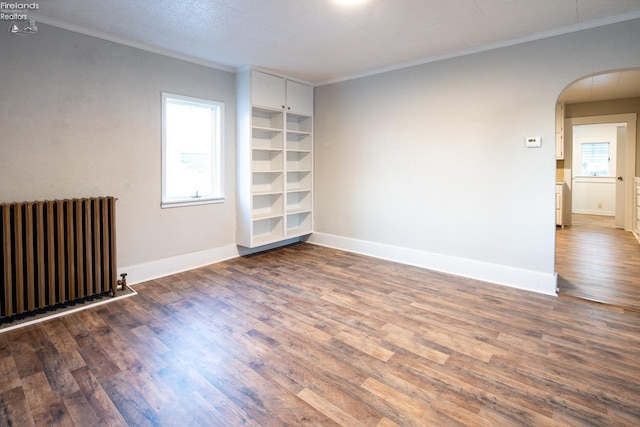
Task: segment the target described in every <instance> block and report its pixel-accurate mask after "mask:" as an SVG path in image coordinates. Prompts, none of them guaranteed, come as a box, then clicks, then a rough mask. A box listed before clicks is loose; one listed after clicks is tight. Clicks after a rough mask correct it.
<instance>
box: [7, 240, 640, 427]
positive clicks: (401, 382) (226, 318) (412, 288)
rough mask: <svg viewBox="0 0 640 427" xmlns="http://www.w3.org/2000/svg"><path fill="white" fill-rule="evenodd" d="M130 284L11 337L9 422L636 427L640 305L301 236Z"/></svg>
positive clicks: (607, 267)
mask: <svg viewBox="0 0 640 427" xmlns="http://www.w3.org/2000/svg"><path fill="white" fill-rule="evenodd" d="M626 265H627V266H629V265H630V266H632V267H635V266H634V262H630V263H626ZM625 268H627V267H625ZM596 270H597V271H596ZM596 270H593V271H594V273H593V274H594V275H595V274H596V273H597V274H604V273H607V274H609V273H610V272H615V274H619V275H622V276H623V281H626V280H630V281H633V280H635V278H634V277H632V275H629V274H626V273H622V272H621V270H620V269H619V268H618V266H616V265H614V263H613V261H612V260H605V263H604V264H603V265H602V266H599V268H598V269H596ZM622 276H621V277H622ZM135 286H136V288H135V289H136V291H137V293H138V295H136V296H132V297H130V298H126V299H123V300H118V301H114V302H112V303H110V304H107V305H103V306H99V307H94V308H90V309H88V310H85V311H83V312H79V313H74V314H70V315H68V316H64V317H61V318H56V319H52V320H49V321H47V322H44V323H41V324H38V325H32V326H27V327H25V328H22V329H18V330H14V331H10V332H7V333H4V334H0V374H2V375H1V376H0V425H5V424H8V423H15V422H18V421H19V422H20V423H24V424H25V425H38V426H39V425H68V426H81V427H85V426H86V425H93V424H97V425H107V426H127V425H131V426H134V425H135V426H166V425H171V426H174V425H175V426H181V425H207V426H210V425H212V426H225V427H228V426H236V425H246V426H254V427H257V426H286V425H290V426H298V425H314V426H320V425H322V426H329V425H349V426H351V425H363V426H376V425H377V426H381V427H385V426H425V425H435V426H440V425H446V426H466V425H469V426H489V425H490V426H495V425H500V426H502V425H509V426H511V425H543V426H546V425H550V426H551V425H553V426H580V425H598V426H600V425H616V426H617V425H621V426H626V425H640V403H639V402H640V358H639V357H638V354H640V312H634V311H630V310H626V309H620V308H619V307H614V309H608V308H607V307H606V306H603V305H597V304H592V303H583V302H580V300H577V299H569V298H566V299H565V298H555V297H550V296H546V295H539V294H532V293H529V292H526V291H521V290H518V289H513V288H506V287H502V286H497V285H492V284H488V283H483V282H479V281H475V280H472V279H467V278H460V277H454V276H450V275H446V274H443V273H438V272H432V271H428V270H423V269H420V268H417V267H409V266H403V265H400V264H396V263H393V262H389V261H383V260H379V259H372V258H368V257H365V256H361V255H357V254H352V253H346V252H341V251H337V250H334V249H329V248H324V247H320V246H314V245H310V244H304V243H301V244H296V245H292V246H288V247H284V248H280V249H277V250H272V251H267V252H262V253H259V254H255V255H251V256H248V257H242V258H236V259H231V260H228V261H225V262H221V263H218V264H214V265H211V266H206V267H203V268H200V269H196V270H192V271H186V272H183V273H180V274H176V275H173V276H168V277H163V278H160V279H156V280H152V281H149V282H146V283H142V284H139V285H135ZM631 294H632V293H629V295H631Z"/></svg>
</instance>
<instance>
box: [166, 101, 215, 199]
mask: <svg viewBox="0 0 640 427" xmlns="http://www.w3.org/2000/svg"><path fill="white" fill-rule="evenodd" d="M223 115H224V104H223V103H221V102H216V101H209V100H204V99H199V98H192V97H185V96H180V95H172V94H168V93H163V94H162V119H163V120H162V121H163V129H162V158H163V161H162V166H163V169H162V206H163V207H172V206H183V205H193V204H201V203H213V202H220V201H222V200H223V199H224V196H223V194H222V159H221V157H222V155H221V153H222V142H221V141H222V133H223V132H222V124H223Z"/></svg>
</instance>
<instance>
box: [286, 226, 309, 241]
mask: <svg viewBox="0 0 640 427" xmlns="http://www.w3.org/2000/svg"><path fill="white" fill-rule="evenodd" d="M311 233H313V230H312V229H311V228H310V227H291V228H287V233H286V234H287V236H286V237H287V239H288V238H291V237H298V236H304V235H307V234H311Z"/></svg>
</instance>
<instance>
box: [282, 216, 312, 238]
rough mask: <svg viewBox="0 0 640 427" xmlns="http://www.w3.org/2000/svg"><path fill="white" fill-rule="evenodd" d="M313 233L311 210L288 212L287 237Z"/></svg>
mask: <svg viewBox="0 0 640 427" xmlns="http://www.w3.org/2000/svg"><path fill="white" fill-rule="evenodd" d="M309 233H311V212H309V211H307V212H297V213H291V214H287V237H293V236H301V235H303V234H309Z"/></svg>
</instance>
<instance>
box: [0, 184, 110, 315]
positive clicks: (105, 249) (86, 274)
mask: <svg viewBox="0 0 640 427" xmlns="http://www.w3.org/2000/svg"><path fill="white" fill-rule="evenodd" d="M0 221H1V224H0V242H1V247H0V277H1V278H2V292H0V317H10V316H13V315H16V314H22V313H25V312H29V311H33V310H36V309H41V308H46V307H50V306H53V305H56V304H62V303H66V302H69V301H73V300H76V299H80V298H85V297H89V296H93V295H96V294H104V293H107V292H111V293H113V294H115V290H116V285H117V268H116V230H115V198H113V197H98V198H86V199H71V200H54V201H44V202H23V203H3V204H0Z"/></svg>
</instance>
